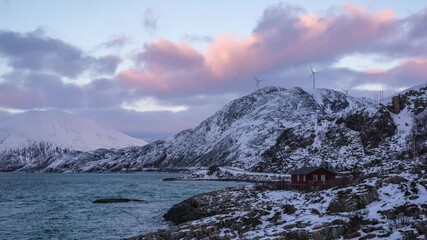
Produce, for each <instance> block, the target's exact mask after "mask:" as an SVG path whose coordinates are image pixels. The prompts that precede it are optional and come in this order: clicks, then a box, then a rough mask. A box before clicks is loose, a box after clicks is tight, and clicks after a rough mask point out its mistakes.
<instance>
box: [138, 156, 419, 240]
mask: <svg viewBox="0 0 427 240" xmlns="http://www.w3.org/2000/svg"><path fill="white" fill-rule="evenodd" d="M424 164H425V163H424ZM425 168H426V165H422V166H418V167H410V168H408V169H407V170H406V171H404V172H402V173H399V174H391V173H390V172H389V174H370V175H365V176H364V177H361V178H360V179H358V180H357V181H354V182H352V183H350V184H348V185H346V186H337V187H333V188H330V189H326V190H322V191H311V192H298V191H285V190H271V189H268V188H266V189H263V188H260V186H259V185H254V186H246V187H241V188H231V189H225V190H220V191H215V192H210V193H204V194H200V195H197V196H194V197H192V198H189V199H187V200H185V201H183V202H181V203H178V204H176V205H174V206H173V207H172V208H171V209H170V210H169V211H168V212H167V213H166V214H165V215H164V218H165V220H168V221H171V222H173V223H174V224H175V226H173V227H171V228H170V229H167V230H159V231H157V232H153V233H148V234H144V235H141V236H136V237H133V238H130V239H316V240H323V239H338V238H344V239H353V238H357V239H373V238H375V239H424V238H425V237H426V234H427V227H426V226H427V177H426V176H425V172H426V169H425ZM420 169H421V170H420ZM423 237H424V238H423Z"/></svg>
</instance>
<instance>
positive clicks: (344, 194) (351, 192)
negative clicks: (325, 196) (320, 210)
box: [328, 185, 378, 213]
mask: <svg viewBox="0 0 427 240" xmlns="http://www.w3.org/2000/svg"><path fill="white" fill-rule="evenodd" d="M377 200H378V192H377V190H376V189H375V187H372V186H369V185H359V186H358V189H357V190H355V189H353V188H348V189H345V190H340V191H339V192H337V195H336V196H335V198H334V199H333V200H332V201H331V203H330V204H329V207H328V211H329V212H330V213H337V212H353V211H357V210H360V209H363V208H365V207H366V206H367V205H368V204H370V203H371V202H373V201H377Z"/></svg>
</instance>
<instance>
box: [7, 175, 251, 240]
mask: <svg viewBox="0 0 427 240" xmlns="http://www.w3.org/2000/svg"><path fill="white" fill-rule="evenodd" d="M176 176H177V174H166V173H161V174H160V173H139V174H0V225H1V228H0V239H3V238H4V239H121V238H124V237H129V236H134V235H137V234H141V233H146V232H150V231H155V230H157V229H159V228H166V227H168V226H169V224H168V223H167V222H165V221H163V220H162V215H163V214H164V213H165V212H166V211H167V209H169V208H170V207H171V206H172V205H173V204H175V203H178V202H180V201H182V200H184V199H186V198H189V197H191V196H193V195H196V194H199V193H202V192H208V191H213V190H217V189H224V188H226V187H231V186H239V185H242V184H243V183H233V182H208V183H207V182H163V181H161V179H162V178H167V177H176ZM99 198H135V199H143V200H145V202H144V203H135V202H134V203H132V202H130V203H119V204H94V203H92V201H94V200H96V199H99Z"/></svg>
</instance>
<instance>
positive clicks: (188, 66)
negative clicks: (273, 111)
mask: <svg viewBox="0 0 427 240" xmlns="http://www.w3.org/2000/svg"><path fill="white" fill-rule="evenodd" d="M310 65H311V66H312V67H313V69H314V71H316V72H317V74H316V87H318V88H330V89H335V90H338V91H345V90H348V94H349V95H352V96H356V97H369V98H372V99H375V98H378V96H379V92H380V91H383V92H384V95H385V96H387V95H391V94H394V93H396V92H399V91H402V90H404V89H406V88H409V87H412V86H415V85H419V84H423V83H426V82H427V2H426V1H424V0H412V1H400V0H382V1H379V0H365V1H336V0H323V1H309V0H306V1H301V0H298V1H270V0H265V1H247V0H245V1H243V0H231V1H230V0H218V1H210V0H197V1H196V0H179V1H173V0H169V1H162V0H155V1H149V0H146V1H137V0H120V1H119V0H114V1H113V0H103V1H99V0H79V1H77V0H38V1H31V0H0V119H1V118H6V117H7V116H9V115H10V114H19V113H20V112H23V111H28V110H48V109H59V110H64V111H67V112H70V113H75V114H78V115H81V116H85V117H87V118H91V119H93V120H95V121H97V122H99V123H101V124H103V125H105V126H109V127H112V128H114V129H117V130H119V131H122V132H124V133H126V134H129V135H131V136H133V137H137V138H142V139H144V140H146V141H154V140H158V139H165V138H168V137H171V136H172V135H174V134H176V133H178V132H179V131H181V130H184V129H187V128H193V127H195V126H197V124H199V123H200V122H201V121H203V120H204V119H205V118H207V117H209V116H210V115H212V114H214V113H215V112H216V111H218V110H219V109H221V107H222V106H223V105H225V104H226V103H228V102H229V101H231V100H233V99H235V98H238V97H242V96H244V95H247V94H250V93H252V92H253V91H255V90H256V81H255V79H254V78H255V77H256V78H258V79H261V80H263V81H262V82H260V87H265V86H278V87H284V88H292V87H301V88H303V89H306V90H310V89H311V88H312V80H311V79H310Z"/></svg>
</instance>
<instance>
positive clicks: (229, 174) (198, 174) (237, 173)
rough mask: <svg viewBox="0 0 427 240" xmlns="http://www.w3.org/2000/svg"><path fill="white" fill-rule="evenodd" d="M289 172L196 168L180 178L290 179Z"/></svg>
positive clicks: (234, 168) (257, 180)
mask: <svg viewBox="0 0 427 240" xmlns="http://www.w3.org/2000/svg"><path fill="white" fill-rule="evenodd" d="M290 177H291V176H290V174H278V173H259V172H250V171H247V170H244V169H241V168H237V167H217V168H215V169H214V170H209V169H198V170H195V171H192V172H191V173H189V174H187V175H184V176H182V177H181V178H180V179H182V180H236V181H254V182H262V181H290Z"/></svg>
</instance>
